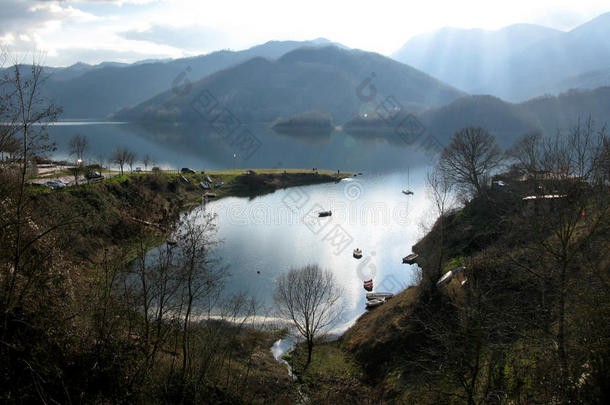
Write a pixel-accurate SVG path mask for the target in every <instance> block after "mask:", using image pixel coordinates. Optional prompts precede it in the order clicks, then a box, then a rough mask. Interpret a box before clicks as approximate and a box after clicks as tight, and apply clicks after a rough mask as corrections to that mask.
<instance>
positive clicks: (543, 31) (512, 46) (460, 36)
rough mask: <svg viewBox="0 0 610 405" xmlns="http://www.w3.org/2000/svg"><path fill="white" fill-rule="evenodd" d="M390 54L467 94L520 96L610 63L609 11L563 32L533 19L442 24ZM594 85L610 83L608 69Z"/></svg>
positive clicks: (553, 89)
mask: <svg viewBox="0 0 610 405" xmlns="http://www.w3.org/2000/svg"><path fill="white" fill-rule="evenodd" d="M392 56H393V58H395V59H396V60H398V61H400V62H403V63H406V64H409V65H411V66H413V67H415V68H417V69H420V70H422V71H424V72H426V73H428V74H430V75H432V76H434V77H437V78H438V79H440V80H443V81H445V82H446V83H448V84H450V85H452V86H454V87H457V88H459V89H462V90H464V91H466V92H468V93H471V94H491V95H494V96H496V97H501V98H503V99H506V100H509V101H516V102H518V101H524V100H526V99H529V98H533V97H536V96H539V95H542V94H545V93H551V94H557V93H558V92H561V91H565V90H567V88H566V85H568V86H569V85H571V84H573V85H575V86H579V81H578V80H576V81H572V82H570V81H567V82H566V80H569V79H568V78H573V77H578V76H580V75H585V76H591V75H593V76H595V73H594V72H595V71H599V70H600V69H608V68H609V67H610V13H606V14H602V15H600V16H598V17H597V18H595V19H593V20H591V21H589V22H587V23H585V24H582V25H580V26H578V27H576V28H574V29H572V30H571V31H568V32H563V31H558V30H555V29H551V28H547V27H542V26H539V25H532V24H517V25H511V26H509V27H506V28H503V29H500V30H497V31H486V30H481V29H458V28H443V29H440V30H438V31H435V32H433V33H429V34H425V35H420V36H417V37H414V38H412V39H410V40H409V41H407V42H406V43H405V44H404V45H403V46H402V48H401V49H400V50H398V51H397V52H396V53H394V54H393V55H392ZM594 82H595V85H597V86H601V85H610V81H608V75H605V76H603V75H602V76H597V78H596V79H595V80H594Z"/></svg>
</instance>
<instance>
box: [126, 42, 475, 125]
mask: <svg viewBox="0 0 610 405" xmlns="http://www.w3.org/2000/svg"><path fill="white" fill-rule="evenodd" d="M372 74H374V78H373V81H372V82H371V83H372V84H373V86H374V92H375V94H374V98H375V100H374V103H380V102H381V101H382V100H383V98H384V97H385V96H389V95H394V96H395V97H396V98H397V100H398V101H399V102H400V103H401V104H402V106H403V107H405V108H407V109H410V110H415V111H421V110H424V109H427V108H430V107H438V106H441V105H445V104H447V103H449V102H451V101H454V100H456V99H458V98H459V97H461V96H463V95H464V93H462V92H460V91H458V90H457V89H454V88H452V87H450V86H447V85H446V84H444V83H442V82H440V81H438V80H437V79H434V78H432V77H431V76H429V75H427V74H425V73H423V72H420V71H418V70H417V69H414V68H412V67H410V66H406V65H404V64H401V63H399V62H396V61H394V60H391V59H389V58H386V57H384V56H381V55H379V54H375V53H371V52H364V51H360V50H346V49H340V48H338V47H335V46H328V47H322V48H313V47H301V48H299V49H297V50H294V51H292V52H289V53H287V54H285V55H284V56H282V57H281V58H279V59H278V60H276V61H270V60H268V59H264V58H255V59H251V60H248V61H247V62H245V63H242V64H240V65H237V66H235V67H233V68H229V69H226V70H223V71H220V72H217V73H215V74H212V75H210V76H208V77H205V78H204V79H202V80H200V81H198V82H196V83H193V88H192V91H191V92H189V94H186V95H184V96H183V95H180V94H175V93H173V92H171V91H167V92H164V93H162V94H160V95H157V96H155V97H153V98H152V99H150V100H147V101H146V102H144V103H141V104H139V105H137V106H135V107H133V108H128V109H124V110H123V111H120V112H119V113H117V114H114V118H116V119H121V120H128V121H146V120H153V121H155V120H156V121H168V120H170V121H171V120H173V121H179V122H194V121H196V120H199V119H201V117H200V116H198V114H197V113H196V112H195V111H193V110H192V108H191V107H190V103H191V101H192V99H193V98H194V97H195V96H196V95H197V94H199V93H200V92H201V91H203V90H207V91H209V92H210V93H211V94H213V95H214V96H215V98H216V99H217V100H218V101H219V102H220V103H221V104H222V105H223V106H225V107H227V108H228V109H229V110H230V111H231V112H232V113H233V114H234V115H235V116H236V117H239V119H240V120H242V121H244V122H269V123H271V122H273V121H274V120H275V119H277V118H280V117H290V116H293V115H297V114H300V113H303V112H306V111H311V110H317V111H321V112H323V113H327V114H330V115H331V116H332V118H333V120H334V121H335V122H339V123H340V122H343V121H345V120H348V119H350V118H351V117H352V116H354V115H355V114H357V113H358V112H359V111H360V109H361V108H362V107H363V105H364V104H366V102H367V101H373V100H361V99H360V98H359V97H358V96H357V94H356V93H357V89H358V86H360V85H361V84H362V83H363V82H364V80H365V79H366V78H367V77H371V75H372ZM369 90H370V91H372V90H371V89H369ZM367 97H368V95H367Z"/></svg>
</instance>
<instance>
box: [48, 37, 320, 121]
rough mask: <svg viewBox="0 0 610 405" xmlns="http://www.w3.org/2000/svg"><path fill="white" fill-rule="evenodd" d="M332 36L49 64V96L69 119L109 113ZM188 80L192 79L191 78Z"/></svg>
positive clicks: (313, 44) (318, 44)
mask: <svg viewBox="0 0 610 405" xmlns="http://www.w3.org/2000/svg"><path fill="white" fill-rule="evenodd" d="M328 44H331V42H330V41H328V40H326V39H323V38H319V39H315V40H312V41H269V42H267V43H265V44H261V45H257V46H254V47H252V48H249V49H246V50H243V51H228V50H220V51H216V52H212V53H210V54H207V55H201V56H194V57H189V58H181V59H175V60H162V61H140V62H136V63H133V64H130V65H125V64H117V63H113V62H104V63H102V64H99V65H87V64H81V63H77V64H75V65H72V66H70V67H67V68H52V67H51V68H45V72H46V73H48V74H49V79H48V80H47V82H46V84H45V87H44V94H45V96H47V97H49V98H51V99H53V100H54V101H55V103H56V104H57V105H60V106H62V108H63V111H64V112H63V115H62V116H63V117H64V118H103V117H105V116H107V115H108V114H110V113H113V112H115V111H118V110H119V109H121V108H124V107H126V106H130V105H135V104H138V103H140V102H142V101H145V100H147V99H148V98H150V97H153V96H155V95H157V94H159V93H161V92H163V91H166V90H168V89H170V88H171V87H172V85H176V86H180V87H181V88H184V87H185V86H188V82H195V81H197V80H199V79H201V78H203V77H205V76H207V75H209V74H211V73H214V72H216V71H218V70H221V69H225V68H227V67H230V66H234V65H237V64H239V63H242V62H244V61H246V60H248V59H251V58H253V57H257V56H262V57H265V58H269V59H276V58H279V57H280V56H282V55H283V54H285V53H286V52H290V51H292V50H294V49H297V48H299V47H301V46H304V45H308V46H312V47H315V46H324V45H328ZM187 81H188V82H187Z"/></svg>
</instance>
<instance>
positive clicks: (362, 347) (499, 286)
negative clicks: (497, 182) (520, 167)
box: [288, 178, 610, 404]
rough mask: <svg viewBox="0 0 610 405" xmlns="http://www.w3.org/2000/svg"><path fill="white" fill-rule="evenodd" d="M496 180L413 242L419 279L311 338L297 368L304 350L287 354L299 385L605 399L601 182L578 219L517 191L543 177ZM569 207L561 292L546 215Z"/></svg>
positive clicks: (458, 398)
mask: <svg viewBox="0 0 610 405" xmlns="http://www.w3.org/2000/svg"><path fill="white" fill-rule="evenodd" d="M504 181H506V182H510V183H509V184H510V188H509V189H508V190H507V189H504V190H487V191H485V192H483V193H482V194H481V195H478V196H476V197H475V198H474V199H473V200H472V201H471V202H469V203H468V204H467V205H466V206H465V207H464V208H462V209H461V210H458V211H455V212H452V213H450V214H449V215H447V216H446V217H445V218H444V220H443V221H440V220H439V221H437V223H436V224H435V225H434V227H433V229H432V230H431V231H430V233H429V234H428V235H426V237H424V238H423V239H422V240H421V241H420V242H418V243H417V244H416V245H415V246H414V247H413V250H414V251H415V252H417V253H419V255H420V260H419V264H420V266H421V267H422V269H423V271H422V280H421V282H420V283H419V284H418V285H416V286H412V287H409V288H407V289H406V290H404V291H403V292H401V293H399V294H397V295H396V296H395V297H393V298H392V299H390V300H389V301H388V302H386V303H385V304H383V305H382V306H380V307H377V308H375V309H373V310H371V311H369V312H368V313H366V314H364V315H363V316H362V317H361V318H360V319H358V321H357V322H356V323H355V324H354V325H353V326H352V327H351V328H350V329H349V330H348V331H347V332H346V333H345V334H344V335H343V336H342V337H341V338H340V339H339V340H338V341H334V342H330V343H322V344H320V345H319V346H317V347H316V348H314V356H313V360H312V363H311V365H310V366H309V367H308V368H307V369H304V363H305V359H306V354H305V349H304V348H302V347H297V350H296V351H295V352H293V353H292V354H290V355H289V356H288V360H289V361H290V363H291V364H292V366H293V367H294V370H295V372H296V374H297V375H298V376H299V377H300V380H301V382H302V389H303V392H304V393H305V394H306V395H308V396H309V397H310V398H312V399H313V400H314V401H321V402H324V401H327V402H326V403H333V402H334V403H341V402H342V401H345V400H346V398H347V399H349V401H350V403H355V404H371V403H384V404H405V403H414V404H415V403H416V404H439V403H443V404H462V403H463V404H467V403H468V404H479V403H481V404H490V403H491V404H505V403H552V402H554V401H558V398H560V397H561V396H564V398H565V397H569V398H571V401H573V402H574V403H591V404H594V403H605V402H606V401H607V400H608V398H610V397H609V395H610V387H609V386H608V383H607V382H608V381H609V379H608V378H609V377H610V374H609V373H610V372H609V370H608V368H607V367H605V366H604V364H607V361H608V359H609V358H610V329H609V327H608V323H607V319H608V316H610V304H609V303H610V293H609V290H608V288H607V286H608V281H610V254H609V252H608V249H607V247H608V241H609V238H610V218H609V215H608V201H607V188H603V189H598V190H596V191H595V192H592V193H591V194H588V197H587V202H586V205H587V214H586V219H585V218H584V217H582V216H580V210H579V209H575V210H574V208H577V207H575V206H571V204H573V201H574V200H571V202H567V200H565V199H563V200H561V199H560V201H561V202H560V201H559V200H558V201H552V200H545V201H542V200H539V201H538V202H535V201H536V200H523V199H522V197H523V196H524V195H529V193H532V192H533V191H534V190H535V189H536V188H537V187H538V185H540V184H541V180H538V181H531V182H519V181H517V180H516V178H504ZM550 183H552V181H551V182H550V181H542V184H543V187H545V188H546V187H549V189H550V188H556V187H559V188H560V190H561V191H565V192H566V193H567V194H566V195H568V196H574V195H575V194H574V193H580V192H582V191H583V189H580V188H579V187H580V186H581V185H574V184H573V183H572V184H571V185H569V186H567V187H562V186H561V185H559V184H558V183H556V182H553V183H554V184H550ZM590 191H591V190H590ZM567 212H572V214H575V216H573V218H575V220H574V221H572V222H571V223H572V224H573V225H574V226H573V227H570V228H571V229H572V233H571V236H570V238H568V239H569V241H568V242H567V245H568V246H569V247H568V249H569V251H570V252H571V253H572V254H573V255H574V256H573V257H572V258H571V260H570V261H569V264H567V267H568V268H569V269H570V273H567V276H566V277H567V278H566V279H563V281H565V282H566V283H567V284H566V285H568V286H569V288H568V289H565V288H564V289H561V288H560V287H559V286H560V285H561V284H560V282H561V277H562V276H561V272H560V271H558V267H560V266H558V260H559V259H557V257H554V256H553V254H552V251H553V249H554V248H557V245H556V243H557V234H556V233H555V232H556V230H557V229H559V228H562V223H561V221H558V220H557V217H558V216H560V215H561V214H565V213H567ZM564 219H565V217H564ZM562 229H565V228H562ZM440 246H443V256H442V259H440V258H439V253H440V250H439V247H440ZM549 247H550V250H547V248H549ZM559 261H561V260H559ZM439 262H440V263H442V266H440V267H439ZM451 270H453V272H452V273H451V274H452V275H451V277H450V278H449V282H448V283H444V284H441V285H438V284H437V280H439V279H440V276H441V275H443V274H444V273H446V272H448V271H451ZM564 275H566V274H564ZM560 308H563V310H564V311H565V312H563V315H564V317H562V316H561V314H562V312H561V311H560V310H559V309H560ZM560 325H562V327H561V328H560ZM561 331H563V335H562V334H561ZM558 342H560V343H558ZM558 345H559V346H558ZM558 347H563V348H565V354H562V355H560V354H559V353H560V352H559V349H558ZM562 380H563V381H565V382H564V384H565V385H564V387H565V388H564V389H563V390H561V389H560V388H558V387H561V383H560V382H561V381H562Z"/></svg>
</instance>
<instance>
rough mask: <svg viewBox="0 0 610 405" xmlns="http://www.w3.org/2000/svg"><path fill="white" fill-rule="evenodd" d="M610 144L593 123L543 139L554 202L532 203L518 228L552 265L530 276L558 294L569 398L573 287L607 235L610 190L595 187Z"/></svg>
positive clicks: (563, 385) (558, 338)
mask: <svg viewBox="0 0 610 405" xmlns="http://www.w3.org/2000/svg"><path fill="white" fill-rule="evenodd" d="M606 139H607V137H606V132H605V128H602V129H601V130H599V131H595V128H594V126H593V123H592V122H591V121H589V122H588V123H587V124H586V125H584V126H582V125H580V124H578V125H577V126H575V127H574V128H573V129H572V130H571V131H570V133H569V134H568V135H567V136H561V134H559V133H558V134H557V135H556V136H554V137H549V138H546V139H544V141H543V142H542V149H543V158H542V160H543V168H544V169H545V171H547V172H548V175H547V176H546V177H545V178H544V181H543V182H541V185H542V187H543V192H545V193H546V194H547V195H549V198H541V199H537V200H533V201H532V202H531V203H532V204H535V214H534V215H528V216H526V217H524V218H523V219H521V220H522V221H523V224H520V228H519V229H524V230H523V231H522V233H523V234H526V235H528V237H529V238H531V239H532V240H533V243H531V244H530V245H528V248H529V249H531V250H532V254H533V255H536V256H538V257H542V258H544V259H545V260H544V261H545V264H546V266H547V268H546V269H545V270H544V271H543V272H541V271H539V269H536V268H528V271H529V272H531V273H532V274H537V275H538V276H539V278H540V279H541V280H543V282H544V283H545V285H547V288H548V290H549V291H552V292H553V293H554V295H555V298H554V307H555V313H556V320H557V328H556V329H555V342H556V343H555V346H556V348H557V351H556V354H557V358H558V361H559V367H558V368H559V371H560V373H561V382H560V386H559V388H560V393H561V395H564V397H565V396H566V395H568V393H567V392H568V390H569V386H570V383H569V381H570V379H571V378H574V377H575V374H576V373H574V372H573V370H572V372H571V369H570V358H571V357H572V353H571V352H572V348H571V347H570V339H569V336H570V330H569V322H568V317H567V315H566V312H567V311H568V310H569V307H570V306H574V305H575V304H573V303H571V302H570V299H571V295H572V292H571V288H570V286H571V285H572V284H573V283H574V279H575V278H577V277H575V276H576V274H577V273H578V271H579V261H580V260H581V259H580V258H581V256H582V255H586V254H587V250H588V249H589V248H591V246H592V245H591V241H592V240H593V239H594V238H595V237H596V235H598V234H600V233H602V234H603V233H604V232H607V230H606V228H605V227H606V226H607V225H606V223H607V220H608V215H609V214H610V205H609V203H608V202H609V199H608V193H607V187H601V188H597V189H595V188H594V187H593V186H592V184H591V182H590V181H591V180H592V179H593V176H594V175H595V173H597V172H599V168H600V165H602V164H603V153H604V152H603V150H604V149H603V148H604V146H603V145H604V143H605V142H606ZM536 191H537V190H536Z"/></svg>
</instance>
